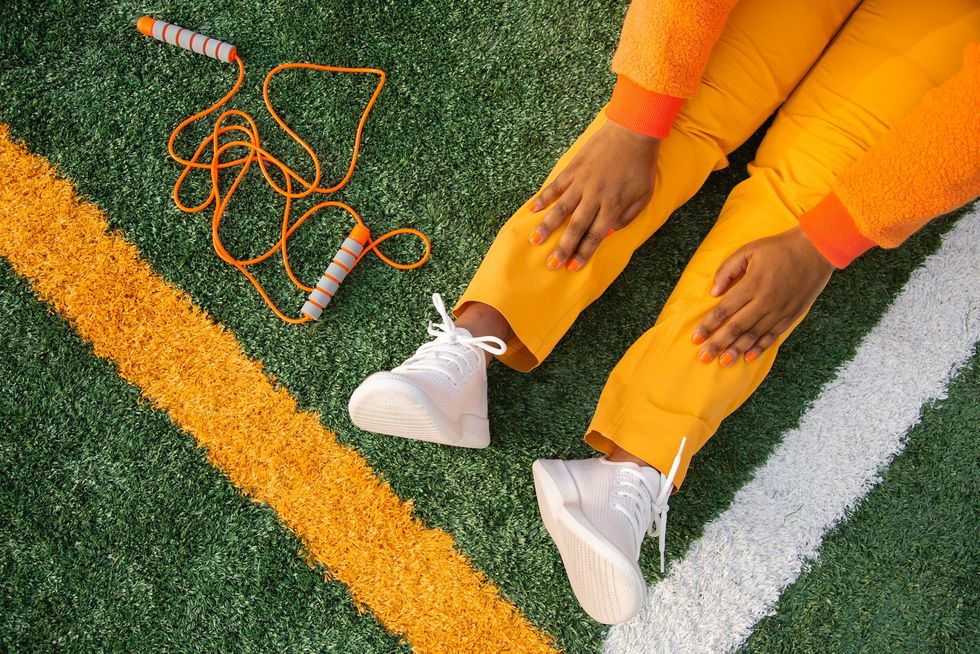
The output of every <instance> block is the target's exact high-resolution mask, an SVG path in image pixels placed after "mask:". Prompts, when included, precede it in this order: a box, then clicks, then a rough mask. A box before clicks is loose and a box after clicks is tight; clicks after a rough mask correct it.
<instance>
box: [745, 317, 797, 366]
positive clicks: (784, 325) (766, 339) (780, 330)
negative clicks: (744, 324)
mask: <svg viewBox="0 0 980 654" xmlns="http://www.w3.org/2000/svg"><path fill="white" fill-rule="evenodd" d="M792 324H793V323H792V322H791V321H787V320H781V321H779V322H777V323H776V324H775V325H774V326H773V327H772V329H770V330H769V331H767V332H766V333H765V334H763V335H762V336H760V337H759V340H758V341H756V342H755V345H753V346H752V347H750V348H749V349H748V351H746V353H745V362H746V363H752V362H753V361H755V360H756V359H758V358H759V355H760V354H762V353H763V352H765V351H766V350H768V349H769V348H771V347H772V346H773V345H775V344H776V341H778V340H779V337H780V336H782V335H783V334H784V333H785V332H786V330H787V329H789V328H790V326H791V325H792Z"/></svg>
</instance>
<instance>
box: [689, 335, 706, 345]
mask: <svg viewBox="0 0 980 654" xmlns="http://www.w3.org/2000/svg"><path fill="white" fill-rule="evenodd" d="M691 342H692V343H694V344H695V345H701V343H704V336H702V335H701V332H694V333H693V334H691Z"/></svg>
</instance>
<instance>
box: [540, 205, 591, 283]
mask: <svg viewBox="0 0 980 654" xmlns="http://www.w3.org/2000/svg"><path fill="white" fill-rule="evenodd" d="M598 212H599V206H598V205H597V204H596V203H595V202H594V201H593V202H589V201H585V200H583V201H582V202H579V204H578V206H577V207H576V208H575V212H574V213H573V214H572V218H571V220H569V221H568V226H567V227H565V231H564V233H562V235H561V238H560V239H559V240H558V247H556V248H555V249H554V251H552V253H551V254H550V255H548V259H547V261H546V265H547V266H548V268H550V269H551V270H558V269H559V268H561V267H562V266H564V265H565V264H566V263H567V261H568V257H569V256H571V254H572V253H573V252H575V250H576V249H577V248H578V244H579V242H580V241H581V240H582V238H583V237H584V236H585V235H586V234H587V233H588V232H589V228H590V227H591V226H592V222H593V221H594V220H595V217H596V214H597V213H598Z"/></svg>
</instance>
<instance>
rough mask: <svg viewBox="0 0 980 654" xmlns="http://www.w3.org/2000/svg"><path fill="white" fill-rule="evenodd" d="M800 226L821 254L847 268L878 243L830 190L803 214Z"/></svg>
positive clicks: (835, 263) (833, 262)
mask: <svg viewBox="0 0 980 654" xmlns="http://www.w3.org/2000/svg"><path fill="white" fill-rule="evenodd" d="M800 227H802V228H803V232H804V233H805V234H806V235H807V238H809V239H810V242H811V243H813V245H814V246H815V247H816V248H817V250H818V251H819V252H820V254H822V255H823V256H824V257H826V258H827V261H829V262H830V263H832V264H834V265H835V266H836V267H838V268H846V267H847V265H848V264H850V263H851V262H852V261H854V260H855V259H857V258H858V257H859V256H861V255H862V254H864V253H865V252H867V251H868V250H870V249H871V248H873V247H874V246H875V245H877V243H875V242H874V241H872V240H871V239H870V238H868V237H867V236H865V235H864V234H862V233H861V232H860V231H858V228H857V225H856V224H855V222H854V218H853V217H852V216H851V214H850V212H848V210H847V207H845V206H844V204H843V203H842V202H841V201H840V198H838V197H837V196H836V195H835V194H834V193H828V194H827V196H826V197H824V199H823V200H821V201H820V202H818V203H817V206H815V207H813V208H812V209H810V210H809V211H807V212H805V213H804V214H803V215H802V216H800Z"/></svg>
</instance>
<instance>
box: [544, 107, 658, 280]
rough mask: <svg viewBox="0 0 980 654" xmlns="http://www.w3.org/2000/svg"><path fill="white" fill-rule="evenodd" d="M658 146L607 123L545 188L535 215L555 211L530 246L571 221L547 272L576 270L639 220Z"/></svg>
mask: <svg viewBox="0 0 980 654" xmlns="http://www.w3.org/2000/svg"><path fill="white" fill-rule="evenodd" d="M659 146H660V140H659V139H656V138H653V137H650V136H645V135H643V134H640V133H638V132H634V131H633V130H631V129H627V128H626V127H622V126H620V125H617V124H616V123H614V122H612V121H607V122H606V124H605V125H603V126H602V127H600V128H599V130H598V131H597V132H596V133H595V134H594V135H593V136H592V138H590V139H589V140H588V141H587V142H586V143H585V145H583V146H582V149H581V150H579V152H578V154H576V155H575V158H574V159H572V162H571V163H570V164H568V167H567V168H565V170H563V171H561V173H559V175H558V177H556V178H555V180H554V181H553V182H551V183H550V184H548V185H547V186H546V187H544V188H543V189H542V190H541V192H540V193H539V194H538V196H537V197H536V198H535V199H534V201H533V202H532V203H531V211H532V212H536V211H540V210H542V209H544V208H546V207H548V206H551V209H550V210H549V211H548V213H547V214H545V216H544V220H542V221H541V224H539V225H538V226H537V227H536V228H535V230H534V231H533V232H531V235H530V240H531V243H533V244H534V245H538V244H539V243H543V242H544V241H545V240H546V239H547V238H548V236H549V235H550V234H551V233H552V232H553V231H555V230H556V229H558V228H559V227H561V225H562V223H564V222H565V220H567V219H568V218H571V221H570V222H569V224H568V227H566V228H565V231H564V233H563V234H562V236H561V239H559V241H558V247H556V248H555V249H554V250H553V251H552V252H551V253H550V254H549V255H548V258H547V259H546V261H545V265H546V266H547V267H548V268H550V269H551V270H558V269H559V268H560V267H561V266H566V267H567V268H568V270H570V271H571V272H575V271H576V270H578V269H579V268H581V267H582V266H583V265H585V262H586V261H588V260H589V257H591V256H592V253H594V252H595V250H596V248H597V247H599V244H600V243H601V242H602V239H604V238H605V237H606V236H608V235H609V234H610V233H611V232H612V231H614V230H617V229H620V228H622V227H624V226H625V225H627V224H629V223H630V222H631V221H632V220H633V219H634V218H636V216H637V215H638V214H639V213H640V211H641V210H642V209H643V207H645V206H646V205H647V203H648V202H649V201H650V197H651V196H652V194H653V177H654V173H655V165H656V162H657V150H658V148H659Z"/></svg>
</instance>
